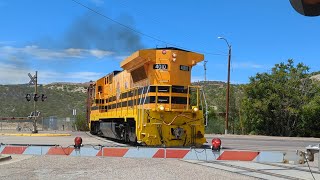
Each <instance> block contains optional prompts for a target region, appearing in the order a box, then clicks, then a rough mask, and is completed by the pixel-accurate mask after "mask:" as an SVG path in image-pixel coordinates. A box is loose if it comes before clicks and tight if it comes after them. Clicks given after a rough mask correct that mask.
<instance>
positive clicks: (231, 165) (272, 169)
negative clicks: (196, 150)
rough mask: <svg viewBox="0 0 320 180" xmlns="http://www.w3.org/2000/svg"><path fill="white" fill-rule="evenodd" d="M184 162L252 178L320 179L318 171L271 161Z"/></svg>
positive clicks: (267, 179) (271, 179)
mask: <svg viewBox="0 0 320 180" xmlns="http://www.w3.org/2000/svg"><path fill="white" fill-rule="evenodd" d="M183 161H185V162H189V163H193V164H198V165H202V166H206V167H211V168H215V169H221V170H224V171H228V172H233V173H237V174H242V175H246V176H250V177H254V178H259V179H266V180H269V179H270V180H273V179H289V180H305V179H310V180H312V179H313V180H316V179H320V172H319V171H315V170H312V174H311V172H310V171H309V170H306V169H301V168H298V167H295V166H286V165H280V164H273V163H256V162H240V161H210V162H209V161H207V162H206V161H193V160H183Z"/></svg>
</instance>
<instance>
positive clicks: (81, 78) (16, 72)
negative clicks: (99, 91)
mask: <svg viewBox="0 0 320 180" xmlns="http://www.w3.org/2000/svg"><path fill="white" fill-rule="evenodd" d="M28 73H31V74H34V71H33V70H31V69H25V68H20V67H17V66H15V65H14V64H6V63H2V62H0V77H1V78H0V84H25V83H28V82H29V80H30V79H29V77H28ZM102 76H103V74H102V73H96V72H87V71H84V72H69V73H62V72H56V71H48V70H44V71H39V72H38V83H40V84H48V83H52V82H88V81H90V80H96V79H98V78H101V77H102Z"/></svg>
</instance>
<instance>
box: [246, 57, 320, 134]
mask: <svg viewBox="0 0 320 180" xmlns="http://www.w3.org/2000/svg"><path fill="white" fill-rule="evenodd" d="M308 70H309V67H307V66H305V65H304V64H302V63H299V64H297V65H296V66H295V65H294V62H293V60H292V59H289V60H288V62H287V63H280V64H276V65H275V67H273V68H272V72H271V73H258V74H257V75H256V76H255V77H251V78H250V83H249V84H248V85H246V87H245V94H244V98H243V100H242V103H241V104H242V111H243V113H242V115H243V117H242V118H243V123H244V127H245V131H246V133H251V134H262V135H280V136H297V135H301V134H303V133H301V132H304V131H306V129H301V128H306V127H307V126H304V125H303V124H306V123H307V122H306V121H310V118H312V117H310V116H309V115H308V113H307V112H308V110H310V108H309V109H308V106H307V104H308V102H310V101H311V100H312V99H313V97H314V96H315V94H316V91H317V89H316V87H315V86H314V83H313V82H312V80H311V79H310V78H309V74H308V73H307V72H308ZM303 107H305V108H303ZM303 114H305V115H303ZM309 114H310V113H309ZM303 135H305V134H303Z"/></svg>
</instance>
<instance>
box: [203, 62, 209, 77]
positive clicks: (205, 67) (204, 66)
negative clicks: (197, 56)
mask: <svg viewBox="0 0 320 180" xmlns="http://www.w3.org/2000/svg"><path fill="white" fill-rule="evenodd" d="M207 62H208V61H204V62H203V68H204V82H207Z"/></svg>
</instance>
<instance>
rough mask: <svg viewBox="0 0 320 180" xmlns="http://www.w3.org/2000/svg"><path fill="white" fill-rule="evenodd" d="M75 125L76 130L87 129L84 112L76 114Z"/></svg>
mask: <svg viewBox="0 0 320 180" xmlns="http://www.w3.org/2000/svg"><path fill="white" fill-rule="evenodd" d="M74 124H75V127H77V130H78V131H88V130H89V127H88V122H87V118H86V115H85V114H84V113H81V114H78V115H77V116H76V121H75V123H74Z"/></svg>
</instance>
